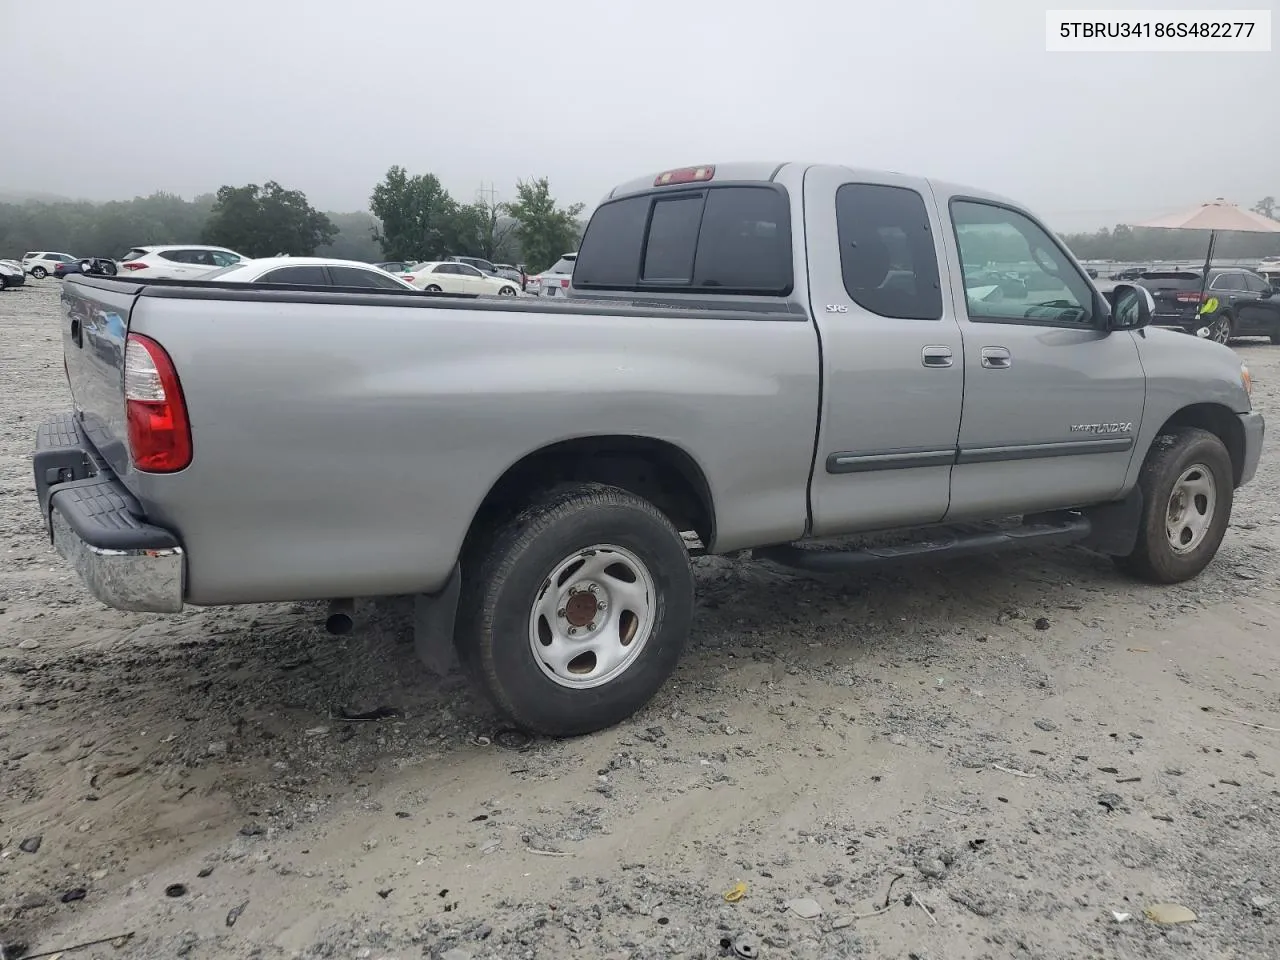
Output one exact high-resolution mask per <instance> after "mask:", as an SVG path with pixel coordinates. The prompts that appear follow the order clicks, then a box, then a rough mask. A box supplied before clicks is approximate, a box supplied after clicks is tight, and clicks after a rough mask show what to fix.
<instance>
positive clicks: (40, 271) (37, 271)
mask: <svg viewBox="0 0 1280 960" xmlns="http://www.w3.org/2000/svg"><path fill="white" fill-rule="evenodd" d="M48 275H49V271H48V270H46V269H45V268H44V267H32V268H31V276H33V277H35V278H36V279H37V280H43V279H44V278H45V277H47V276H48Z"/></svg>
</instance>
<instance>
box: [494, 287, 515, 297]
mask: <svg viewBox="0 0 1280 960" xmlns="http://www.w3.org/2000/svg"><path fill="white" fill-rule="evenodd" d="M515 295H516V292H515V290H514V289H512V288H511V287H503V288H502V289H501V290H499V291H498V296H500V297H514V296H515Z"/></svg>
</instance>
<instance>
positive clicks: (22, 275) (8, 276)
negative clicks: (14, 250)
mask: <svg viewBox="0 0 1280 960" xmlns="http://www.w3.org/2000/svg"><path fill="white" fill-rule="evenodd" d="M26 282H27V273H26V271H25V270H23V269H22V262H21V261H20V260H0V290H7V289H8V288H9V287H20V286H22V285H23V284H24V283H26Z"/></svg>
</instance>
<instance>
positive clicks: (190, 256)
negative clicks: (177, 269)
mask: <svg viewBox="0 0 1280 960" xmlns="http://www.w3.org/2000/svg"><path fill="white" fill-rule="evenodd" d="M194 255H195V251H194V250H161V251H160V256H162V257H164V259H166V260H171V261H173V262H174V263H195V262H196V261H195V256H194Z"/></svg>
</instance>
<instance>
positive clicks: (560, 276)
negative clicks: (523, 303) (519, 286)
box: [526, 253, 578, 297]
mask: <svg viewBox="0 0 1280 960" xmlns="http://www.w3.org/2000/svg"><path fill="white" fill-rule="evenodd" d="M577 262H578V255H577V254H576V253H566V254H565V255H564V256H562V257H561V258H560V259H559V260H557V261H556V262H555V263H554V264H552V265H551V268H550V269H549V270H545V271H543V272H542V273H540V274H538V275H537V276H534V277H530V278H529V285H528V287H526V290H527V291H528V292H529V293H533V294H537V295H538V296H543V297H557V296H559V297H562V296H564V295H565V294H566V293H568V291H569V284H570V283H571V282H572V280H573V266H574V264H575V263H577Z"/></svg>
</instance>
